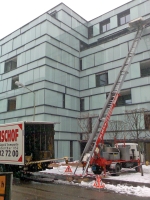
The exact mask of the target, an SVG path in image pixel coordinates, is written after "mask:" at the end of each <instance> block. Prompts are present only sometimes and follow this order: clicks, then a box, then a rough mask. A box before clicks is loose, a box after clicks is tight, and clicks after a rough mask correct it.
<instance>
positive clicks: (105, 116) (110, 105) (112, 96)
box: [74, 18, 149, 175]
mask: <svg viewBox="0 0 150 200" xmlns="http://www.w3.org/2000/svg"><path fill="white" fill-rule="evenodd" d="M148 22H149V20H143V19H142V18H138V19H136V20H133V21H131V22H130V23H129V30H133V29H135V30H136V31H137V32H136V35H135V38H134V40H133V43H132V45H131V48H130V50H129V52H128V54H127V56H126V58H125V61H124V63H123V65H122V67H121V70H120V72H119V74H118V76H117V79H116V81H115V83H114V84H113V86H112V89H111V91H110V93H109V95H108V97H107V100H106V102H105V105H104V107H103V109H102V110H101V113H100V114H99V116H98V119H97V121H96V124H95V126H94V128H93V131H92V133H91V136H90V138H89V140H88V142H87V144H86V146H85V149H84V151H83V153H82V155H81V158H80V160H79V163H80V162H81V161H82V159H83V156H84V155H85V153H87V152H88V151H89V148H90V146H91V144H92V143H93V140H94V138H95V137H96V141H95V143H94V146H93V148H92V151H91V152H90V156H89V158H88V160H87V163H86V166H85V168H84V170H83V174H82V175H84V174H85V172H86V171H87V168H88V166H89V163H90V161H91V159H92V156H93V155H94V153H95V149H96V147H98V145H99V144H100V143H102V141H103V137H104V134H105V132H106V129H107V127H108V122H109V119H110V117H111V115H112V112H113V109H114V107H115V105H116V102H117V100H118V97H119V93H120V90H121V87H122V85H123V82H124V80H125V78H126V75H127V73H128V69H129V67H130V65H131V63H132V60H133V57H134V55H135V51H136V49H137V47H138V44H139V41H140V39H141V36H142V33H143V30H144V28H145V26H146V24H147V23H148ZM99 125H100V132H99V134H98V135H97V131H98V129H99ZM96 135H97V136H96ZM78 166H79V164H78V165H77V167H76V169H75V171H74V174H75V173H76V170H77V168H78Z"/></svg>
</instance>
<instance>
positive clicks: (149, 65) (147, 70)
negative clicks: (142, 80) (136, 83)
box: [140, 60, 150, 77]
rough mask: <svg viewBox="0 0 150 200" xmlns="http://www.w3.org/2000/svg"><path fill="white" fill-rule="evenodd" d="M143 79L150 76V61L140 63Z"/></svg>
mask: <svg viewBox="0 0 150 200" xmlns="http://www.w3.org/2000/svg"><path fill="white" fill-rule="evenodd" d="M140 69H141V77H145V76H150V60H146V61H143V62H141V63H140Z"/></svg>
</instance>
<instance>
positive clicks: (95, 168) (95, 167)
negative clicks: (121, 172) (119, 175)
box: [91, 165, 102, 174]
mask: <svg viewBox="0 0 150 200" xmlns="http://www.w3.org/2000/svg"><path fill="white" fill-rule="evenodd" d="M91 168H92V172H93V173H94V174H101V173H102V169H101V168H100V167H99V166H98V165H92V167H91Z"/></svg>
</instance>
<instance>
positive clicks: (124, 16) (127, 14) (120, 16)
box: [118, 10, 130, 26]
mask: <svg viewBox="0 0 150 200" xmlns="http://www.w3.org/2000/svg"><path fill="white" fill-rule="evenodd" d="M123 20H124V22H121V21H123ZM129 21H130V10H126V11H124V12H122V13H119V14H118V26H122V25H124V24H126V23H128V22H129Z"/></svg>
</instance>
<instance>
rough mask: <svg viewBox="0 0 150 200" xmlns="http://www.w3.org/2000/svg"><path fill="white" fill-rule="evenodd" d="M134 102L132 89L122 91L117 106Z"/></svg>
mask: <svg viewBox="0 0 150 200" xmlns="http://www.w3.org/2000/svg"><path fill="white" fill-rule="evenodd" d="M131 104H132V95H131V91H125V92H122V93H120V96H119V97H118V100H117V102H116V106H126V105H131Z"/></svg>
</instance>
